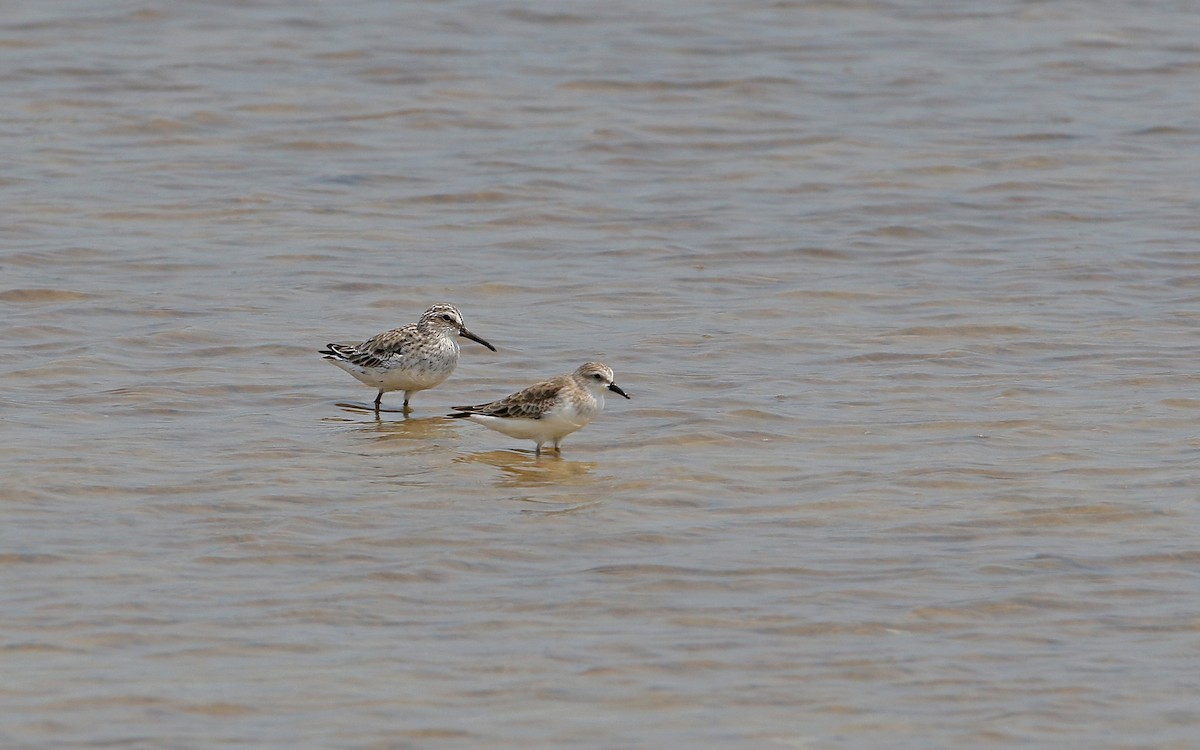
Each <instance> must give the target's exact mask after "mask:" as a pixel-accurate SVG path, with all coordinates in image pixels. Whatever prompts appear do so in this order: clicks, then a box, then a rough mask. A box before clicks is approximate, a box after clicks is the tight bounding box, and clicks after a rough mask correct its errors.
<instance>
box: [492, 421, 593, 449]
mask: <svg viewBox="0 0 1200 750" xmlns="http://www.w3.org/2000/svg"><path fill="white" fill-rule="evenodd" d="M471 419H472V420H474V421H476V422H478V423H479V424H481V425H483V426H484V427H488V428H490V429H493V430H495V431H496V432H500V433H503V434H505V435H508V436H509V437H514V438H520V439H522V440H537V441H539V442H543V443H544V442H546V441H548V440H555V439H558V438H563V437H565V436H567V435H570V434H571V433H572V432H575V431H576V430H578V429H579V428H580V427H583V426H584V425H585V424H587V422H586V421H581V420H579V418H578V416H577V415H575V414H571V415H559V416H547V417H542V418H541V419H521V418H515V417H488V416H483V415H472V416H471Z"/></svg>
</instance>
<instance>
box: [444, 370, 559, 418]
mask: <svg viewBox="0 0 1200 750" xmlns="http://www.w3.org/2000/svg"><path fill="white" fill-rule="evenodd" d="M565 385H566V382H565V378H564V377H558V378H554V379H553V380H547V381H545V382H544V383H538V384H537V385H531V386H529V387H528V388H526V389H524V390H522V391H517V392H516V393H514V394H512V395H511V396H505V397H504V398H502V399H500V400H499V401H492V402H490V403H486V404H477V405H475V406H456V407H454V410H455V411H458V412H463V413H464V414H479V415H482V416H487V417H509V418H515V419H541V418H542V415H543V414H545V413H546V412H547V411H548V410H550V408H551V407H553V406H554V404H555V403H556V402H557V401H558V397H559V394H560V393H562V389H563V387H564V386H565Z"/></svg>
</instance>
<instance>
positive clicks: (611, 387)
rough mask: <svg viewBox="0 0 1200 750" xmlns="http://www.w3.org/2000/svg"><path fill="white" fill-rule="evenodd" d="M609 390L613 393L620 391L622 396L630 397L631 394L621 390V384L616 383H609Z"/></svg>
mask: <svg viewBox="0 0 1200 750" xmlns="http://www.w3.org/2000/svg"><path fill="white" fill-rule="evenodd" d="M608 390H610V391H612V392H613V393H619V394H621V395H622V396H624V397H625V398H629V394H628V393H626V392H625V391H623V390H621V386H619V385H617V384H616V383H613V384H611V385H609V386H608ZM630 400H632V399H630Z"/></svg>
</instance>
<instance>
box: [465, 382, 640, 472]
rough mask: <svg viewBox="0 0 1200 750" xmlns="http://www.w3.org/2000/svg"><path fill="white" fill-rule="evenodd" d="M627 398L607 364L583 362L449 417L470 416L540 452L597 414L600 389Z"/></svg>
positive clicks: (600, 406) (601, 403)
mask: <svg viewBox="0 0 1200 750" xmlns="http://www.w3.org/2000/svg"><path fill="white" fill-rule="evenodd" d="M605 391H612V392H613V393H619V394H621V395H622V396H625V398H629V396H628V395H627V394H626V393H625V391H623V390H621V387H620V386H618V385H617V384H616V383H614V382H613V371H612V369H611V368H610V367H608V365H602V364H600V363H599V362H588V363H587V364H584V365H580V367H579V369H578V370H576V371H575V372H573V373H570V374H569V375H559V376H558V377H555V378H550V379H549V380H546V381H544V382H541V383H538V384H537V385H531V386H529V387H528V388H526V389H525V390H523V391H518V392H517V393H514V394H512V395H511V396H506V397H504V398H502V399H500V400H499V401H492V402H491V403H488V404H479V405H477V406H456V407H454V413H453V414H450V415H449V416H450V417H453V418H455V419H470V420H471V421H473V422H478V423H479V424H481V425H483V426H484V427H487V428H488V429H491V430H495V431H496V432H502V433H504V434H505V435H508V436H509V437H515V438H523V439H526V440H532V441H534V442H535V443H537V450H536V451H534V455H535V456H540V455H542V444H543V443H547V442H550V441H553V442H554V451H555V453H562V451H561V450H559V447H558V444H559V442H560V441H561V440H562V439H563V438H565V437H566V436H567V435H570V434H571V433H572V432H575V431H576V430H578V429H579V428H581V427H583V426H584V425H586V424H587V423H588V422H591V421H592V420H593V419H595V418H596V417H598V416H600V412H601V411H603V410H604V392H605Z"/></svg>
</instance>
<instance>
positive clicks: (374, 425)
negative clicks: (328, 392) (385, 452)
mask: <svg viewBox="0 0 1200 750" xmlns="http://www.w3.org/2000/svg"><path fill="white" fill-rule="evenodd" d="M338 406H339V407H340V408H341V409H342V410H343V411H345V412H348V413H349V414H353V415H354V416H356V417H357V419H344V420H342V421H345V422H348V423H357V424H356V429H358V430H360V431H362V432H369V433H374V434H375V436H376V437H377V438H378V439H380V440H435V439H443V438H447V437H451V436H452V435H454V428H453V424H452V423H451V422H450V420H448V419H446V418H445V417H441V416H437V417H413V416H412V415H411V414H409V413H406V412H403V411H401V410H400V409H380V410H379V411H378V412H377V411H375V408H374V407H371V408H366V407H364V406H363V405H361V404H354V403H341V404H338ZM388 414H395V415H396V416H397V418H393V419H385V418H384V417H385V416H386V415H388Z"/></svg>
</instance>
